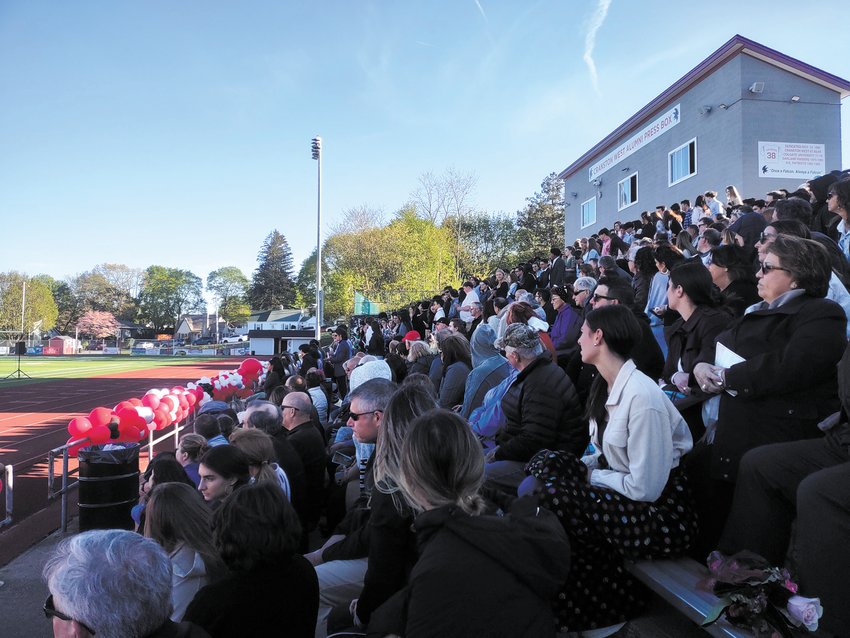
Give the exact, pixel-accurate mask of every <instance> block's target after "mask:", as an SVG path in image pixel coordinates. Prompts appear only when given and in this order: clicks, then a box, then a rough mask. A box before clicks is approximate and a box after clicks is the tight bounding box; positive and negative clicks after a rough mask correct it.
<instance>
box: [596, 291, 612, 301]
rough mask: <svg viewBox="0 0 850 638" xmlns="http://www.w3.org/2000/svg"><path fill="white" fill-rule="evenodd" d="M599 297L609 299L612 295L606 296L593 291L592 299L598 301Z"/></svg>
mask: <svg viewBox="0 0 850 638" xmlns="http://www.w3.org/2000/svg"><path fill="white" fill-rule="evenodd" d="M600 299H607V300H608V301H611V300H612V299H614V297H606V296H605V295H600V294H599V293H598V292H595V293H593V301H599V300H600Z"/></svg>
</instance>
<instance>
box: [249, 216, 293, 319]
mask: <svg viewBox="0 0 850 638" xmlns="http://www.w3.org/2000/svg"><path fill="white" fill-rule="evenodd" d="M257 262H258V265H257V269H256V270H255V271H254V276H253V278H252V280H251V285H250V287H249V288H248V304H249V305H250V306H251V308H252V309H253V310H268V309H270V308H276V307H279V306H282V307H284V308H287V307H291V306H292V305H293V304H294V303H295V284H294V282H293V281H292V251H291V250H290V249H289V242H287V241H286V237H284V236H283V235H282V234H281V233H280V232H278V231H277V229H275V230H273V231H272V232H271V233H269V235H268V236H267V237H266V239H265V241H264V242H263V245H262V247H261V248H260V253H259V255H258V256H257Z"/></svg>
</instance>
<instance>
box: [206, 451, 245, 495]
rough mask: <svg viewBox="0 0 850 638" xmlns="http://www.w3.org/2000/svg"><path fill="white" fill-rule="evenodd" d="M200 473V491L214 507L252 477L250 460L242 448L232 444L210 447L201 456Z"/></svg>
mask: <svg viewBox="0 0 850 638" xmlns="http://www.w3.org/2000/svg"><path fill="white" fill-rule="evenodd" d="M198 474H200V476H201V480H200V482H199V483H198V491H199V492H200V493H201V496H203V497H204V500H205V501H206V502H207V505H209V506H210V507H212V508H213V509H215V508H218V507H219V506H220V505H221V503H222V501H224V499H226V498H227V497H228V496H230V495H231V494H232V493H233V492H234V491H236V490H237V489H239V488H240V487H242V486H244V485H247V484H248V479H249V478H251V475H250V473H249V471H248V460H247V459H246V458H245V455H244V454H243V453H242V451H241V450H238V449H236V448H235V447H233V446H232V445H220V446H218V447H214V448H210V450H209V451H208V452H207V453H206V454H204V455H203V456H202V457H201V463H200V466H199V467H198Z"/></svg>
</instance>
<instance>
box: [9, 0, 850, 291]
mask: <svg viewBox="0 0 850 638" xmlns="http://www.w3.org/2000/svg"><path fill="white" fill-rule="evenodd" d="M674 6H677V5H675V4H674V3H669V2H660V1H655V0H649V1H641V2H637V1H627V0H613V1H612V2H607V1H605V0H587V1H578V0H576V1H567V0H563V1H561V2H555V1H546V2H544V1H538V2H534V1H525V2H519V1H500V2H495V1H488V0H477V1H476V0H469V1H467V0H453V1H438V0H435V1H432V2H419V3H412V2H405V1H402V0H398V1H395V2H390V1H389V0H387V1H385V2H358V1H355V0H347V1H342V0H340V1H326V2H319V1H312V2H308V1H305V2H283V1H271V0H268V1H259V0H256V1H252V0H245V1H243V2H238V3H237V2H232V1H215V0H204V1H201V0H195V1H192V0H183V1H181V2H167V1H156V0H152V1H146V2H137V1H136V2H129V1H122V0H108V1H107V0H102V1H87V0H75V1H74V2H68V1H67V0H54V1H49V0H44V1H39V2H27V1H25V0H3V1H2V2H0V220H2V222H3V236H4V240H3V242H2V248H0V271H5V270H10V269H17V270H22V271H25V272H28V273H30V274H36V273H41V272H44V273H47V274H50V275H52V276H54V277H57V278H64V277H65V276H68V275H73V274H75V273H79V272H82V271H85V270H89V269H90V268H91V267H93V266H94V265H95V264H98V263H102V262H113V263H125V264H127V265H129V266H133V267H140V268H144V267H147V266H149V265H151V264H160V265H165V266H173V267H179V268H185V269H189V270H192V271H193V272H195V273H196V274H197V275H199V276H201V277H205V276H206V274H207V273H208V272H209V271H211V270H213V269H215V268H217V267H219V266H223V265H235V266H239V267H240V268H242V269H243V270H244V271H245V273H246V274H248V275H249V276H250V273H251V271H252V270H253V268H254V267H255V266H256V255H257V251H258V250H259V247H260V244H261V243H262V240H263V238H264V237H265V236H266V235H267V234H268V232H269V231H270V230H271V229H272V228H275V227H276V228H278V229H279V230H281V232H283V233H284V234H285V235H286V237H287V238H288V239H289V242H290V244H291V246H292V249H293V253H294V257H295V267H296V270H297V267H298V266H299V265H300V262H301V260H302V259H303V258H304V257H306V256H307V254H308V253H309V252H310V250H311V249H312V247H313V246H314V245H315V233H316V229H315V211H316V163H315V162H314V161H312V160H311V158H310V139H311V138H312V137H313V136H314V135H316V134H319V135H321V136H322V137H323V139H324V148H325V151H324V159H323V170H324V175H323V178H324V213H325V220H326V222H327V223H328V224H331V223H333V221H334V219H335V218H336V217H337V216H338V215H339V214H340V212H341V211H343V210H345V209H347V208H351V207H355V206H361V205H368V206H370V207H372V208H378V209H383V210H384V211H385V212H386V213H388V214H389V213H392V212H393V211H395V210H397V209H398V208H399V207H401V206H402V205H403V204H404V202H405V201H406V200H407V199H408V197H409V194H410V193H411V192H412V191H413V190H414V189H415V188H416V186H417V179H418V177H419V176H420V175H421V174H422V173H424V172H425V171H432V172H434V173H442V172H443V171H444V170H445V169H447V168H449V167H454V168H455V169H457V170H459V171H462V172H472V173H475V174H476V175H477V177H478V184H477V188H476V191H475V195H474V201H475V204H476V205H477V206H478V207H479V208H481V209H484V210H490V211H499V210H503V211H515V210H517V209H518V208H520V207H522V205H523V204H524V200H525V198H526V197H527V196H529V195H531V194H532V193H533V192H534V191H536V190H537V189H538V188H539V185H540V182H541V180H542V179H543V177H545V176H546V175H547V174H548V173H550V172H551V171H560V170H562V169H563V168H564V167H566V166H567V165H568V164H570V163H571V162H572V161H573V160H574V159H576V158H577V157H578V156H579V155H581V154H582V153H583V152H584V151H586V150H587V149H588V148H589V147H590V146H592V145H593V144H595V143H596V142H597V141H599V140H600V139H601V138H602V137H604V136H605V135H606V134H608V133H609V132H610V131H611V130H612V129H614V128H615V127H616V126H617V125H619V124H620V123H621V122H622V121H623V120H624V119H626V118H627V117H629V116H630V115H631V114H633V113H634V112H635V111H637V110H638V109H639V108H641V107H642V106H643V105H644V104H646V103H647V102H648V101H650V100H651V99H652V98H654V97H655V96H656V95H657V94H658V93H660V92H661V91H662V90H663V89H664V88H666V87H667V86H669V85H670V84H671V83H672V82H674V81H675V80H677V79H678V78H679V77H681V76H682V75H683V74H685V73H686V72H687V71H689V70H690V69H691V68H692V67H694V66H696V65H697V64H698V63H699V62H700V61H701V60H703V59H704V58H705V57H707V56H708V55H709V54H710V53H711V52H712V51H714V50H715V49H716V48H718V47H719V46H720V45H721V44H723V43H724V42H725V41H726V40H728V39H729V38H730V37H731V36H733V35H734V34H735V33H740V34H741V35H744V36H746V37H749V38H752V39H754V40H756V41H759V42H761V43H763V44H765V45H767V46H771V47H773V48H775V49H778V50H780V51H782V52H783V53H786V54H788V55H791V56H794V57H797V58H799V59H801V60H803V61H805V62H808V63H809V64H813V65H814V66H817V67H820V68H822V69H824V70H826V71H828V72H830V73H833V74H835V75H838V76H840V77H844V78H850V47H848V45H847V37H846V28H845V27H844V26H843V25H844V22H845V21H844V20H843V19H841V17H843V15H844V14H845V13H846V10H845V9H844V5H843V3H839V2H832V1H830V2H817V3H809V4H807V5H801V4H800V3H799V2H790V1H784V0H778V1H773V2H726V1H724V0H716V1H715V2H712V3H702V4H700V5H699V6H693V5H692V6H688V5H687V4H686V3H682V4H681V5H678V7H679V8H677V9H676V10H671V7H674ZM606 8H607V11H605V9H606ZM594 34H595V41H594V37H593V36H594ZM591 44H592V45H593V46H590V45H591ZM594 69H595V74H594V71H593V70H594ZM847 102H850V100H848V101H847ZM848 108H850V107H848V105H847V104H845V105H844V107H843V116H844V117H843V120H844V125H845V128H847V126H848V122H850V120H849V119H848ZM843 142H844V143H843V150H844V152H843V155H844V157H845V158H847V157H850V155H848V153H850V143H848V136H847V134H845V136H844V140H843ZM846 163H847V162H846V160H845V164H846ZM715 186H716V185H715ZM706 187H708V186H706Z"/></svg>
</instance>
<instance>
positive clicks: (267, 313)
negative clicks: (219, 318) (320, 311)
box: [247, 308, 316, 356]
mask: <svg viewBox="0 0 850 638" xmlns="http://www.w3.org/2000/svg"><path fill="white" fill-rule="evenodd" d="M247 327H248V339H249V340H250V344H251V345H250V350H251V354H253V355H267V356H271V355H275V354H280V353H281V352H295V351H296V350H298V346H300V345H302V344H305V343H308V342H309V341H310V339H313V338H314V337H315V336H316V318H315V317H306V316H305V315H304V313H303V312H302V311H301V310H299V309H298V308H284V309H282V310H263V311H261V312H255V313H254V314H252V315H251V316H250V317H249V318H248V324H247Z"/></svg>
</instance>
